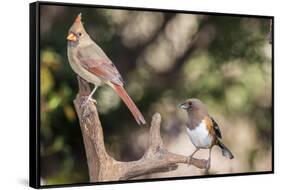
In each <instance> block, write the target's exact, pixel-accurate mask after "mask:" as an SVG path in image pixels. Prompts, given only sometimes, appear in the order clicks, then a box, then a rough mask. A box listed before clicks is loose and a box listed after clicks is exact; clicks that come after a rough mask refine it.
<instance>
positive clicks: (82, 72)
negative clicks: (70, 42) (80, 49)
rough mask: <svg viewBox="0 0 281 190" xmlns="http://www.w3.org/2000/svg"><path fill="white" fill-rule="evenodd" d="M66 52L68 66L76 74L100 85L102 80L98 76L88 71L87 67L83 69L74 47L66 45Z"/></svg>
mask: <svg viewBox="0 0 281 190" xmlns="http://www.w3.org/2000/svg"><path fill="white" fill-rule="evenodd" d="M67 54H68V61H69V63H70V66H71V68H72V70H73V71H74V72H75V73H76V74H78V75H79V76H80V77H82V78H83V79H84V80H86V81H88V82H89V83H92V84H94V85H96V86H101V85H102V84H103V81H102V80H101V79H100V78H99V77H97V76H95V75H94V74H93V73H91V72H89V71H88V70H87V69H85V68H84V67H83V66H82V64H81V63H80V60H79V59H78V58H77V49H76V48H74V47H68V48H67Z"/></svg>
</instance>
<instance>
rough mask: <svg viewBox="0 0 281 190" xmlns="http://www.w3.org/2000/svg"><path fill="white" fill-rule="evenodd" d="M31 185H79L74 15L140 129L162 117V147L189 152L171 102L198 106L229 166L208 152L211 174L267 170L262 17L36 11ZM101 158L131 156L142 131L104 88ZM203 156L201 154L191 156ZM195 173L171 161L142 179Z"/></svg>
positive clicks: (84, 175)
mask: <svg viewBox="0 0 281 190" xmlns="http://www.w3.org/2000/svg"><path fill="white" fill-rule="evenodd" d="M40 12H41V15H40V16H41V17H40V42H41V43H40V58H41V63H40V64H41V71H40V72H41V89H40V90H41V128H40V134H41V142H40V154H41V181H42V183H43V184H68V183H81V182H88V181H89V178H88V170H87V161H86V155H85V150H84V147H83V139H82V134H81V131H80V127H79V122H78V118H77V115H76V113H75V110H74V106H73V100H74V98H75V96H76V94H77V91H78V83H77V79H76V75H75V74H74V72H73V71H72V70H71V68H70V66H69V63H68V59H67V41H66V36H67V33H68V29H69V28H70V26H71V25H72V23H73V21H74V19H75V17H76V16H77V14H78V13H80V12H81V13H82V21H83V23H84V26H85V28H86V30H87V31H88V33H89V35H90V36H91V37H92V38H93V39H94V40H95V41H96V43H97V44H99V45H100V46H101V47H102V49H103V50H104V51H105V52H106V54H107V55H108V56H109V57H110V58H111V60H112V61H113V62H114V64H115V65H116V67H117V68H118V70H119V72H120V73H121V75H122V76H123V78H124V80H125V81H126V85H125V89H126V90H127V92H128V93H129V94H130V96H131V97H132V99H133V100H134V102H135V103H136V105H137V106H138V107H139V109H140V110H141V112H142V113H143V114H144V116H145V118H146V120H147V121H148V122H149V123H150V121H151V116H152V115H153V114H154V113H155V112H159V113H160V114H161V116H162V128H161V133H162V137H163V140H164V144H165V146H167V148H168V149H169V150H170V151H171V152H174V153H179V154H183V155H186V156H188V155H189V154H191V153H192V152H193V151H194V149H195V148H194V146H193V145H192V144H191V142H190V140H189V138H188V136H187V134H186V132H185V127H184V124H185V122H186V120H187V116H186V113H185V112H184V111H183V110H179V109H177V107H176V106H177V105H178V104H179V103H181V102H183V101H184V100H185V99H187V98H190V97H196V98H199V99H201V100H202V101H203V102H205V104H206V105H207V106H208V109H209V113H210V114H211V115H212V116H213V117H214V118H215V120H216V121H217V123H218V124H219V125H220V128H221V131H222V135H223V141H224V142H225V144H226V145H227V146H228V147H229V148H230V149H231V151H232V152H233V154H234V157H235V158H234V159H233V160H228V159H226V158H225V157H223V156H222V155H221V151H220V150H219V149H218V148H217V147H215V148H213V151H212V163H211V169H210V173H211V174H224V173H237V172H255V171H270V170H271V169H272V163H271V160H272V157H271V155H272V89H271V88H272V79H271V77H272V63H271V62H272V57H271V50H272V49H271V44H270V43H269V39H268V38H269V34H270V20H269V19H267V18H253V17H252V18H248V17H234V16H221V15H220V16H218V15H201V14H178V13H174V12H165V13H163V12H146V11H133V10H130V11H127V10H117V9H102V8H85V7H84V8H76V7H64V6H46V5H43V6H42V5H41V11H40ZM94 98H95V99H96V100H97V102H98V103H97V108H98V111H99V116H100V119H101V123H102V126H103V130H104V136H105V143H106V148H107V151H108V153H109V154H110V155H112V156H114V158H116V159H117V160H122V161H131V160H136V159H139V158H140V157H141V156H142V155H143V153H144V151H145V149H146V147H147V142H148V130H149V127H139V126H138V125H137V124H136V122H135V121H134V119H133V117H132V116H131V114H130V112H129V110H128V109H127V107H126V106H125V105H124V103H123V102H122V101H121V100H120V98H119V97H118V96H117V95H116V94H115V93H114V92H113V90H112V89H110V88H109V87H102V88H99V89H98V91H97V92H96V93H95V94H94ZM195 157H198V158H207V151H206V150H201V151H200V152H199V153H197V154H196V155H195ZM193 175H204V171H203V170H200V169H197V168H195V167H193V166H187V165H184V164H180V166H179V168H178V170H175V171H172V172H168V173H161V174H159V173H157V174H151V175H147V176H142V178H157V177H175V176H193Z"/></svg>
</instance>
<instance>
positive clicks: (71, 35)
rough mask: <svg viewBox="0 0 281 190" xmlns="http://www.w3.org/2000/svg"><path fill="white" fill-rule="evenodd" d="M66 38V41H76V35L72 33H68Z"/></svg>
mask: <svg viewBox="0 0 281 190" xmlns="http://www.w3.org/2000/svg"><path fill="white" fill-rule="evenodd" d="M66 39H67V40H68V41H72V42H76V41H77V37H76V36H75V35H74V34H73V33H70V34H68V36H67V38H66Z"/></svg>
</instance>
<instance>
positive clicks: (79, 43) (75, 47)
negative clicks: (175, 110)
mask: <svg viewBox="0 0 281 190" xmlns="http://www.w3.org/2000/svg"><path fill="white" fill-rule="evenodd" d="M67 40H68V43H67V54H68V60H69V63H70V66H71V68H72V69H73V70H74V72H75V73H76V74H78V75H79V76H80V77H82V78H83V79H85V80H86V81H88V82H90V83H92V84H94V85H95V88H94V89H93V91H92V92H91V94H90V95H89V97H88V99H87V101H89V100H90V99H91V97H92V95H93V94H94V93H95V91H96V90H97V88H98V87H99V86H101V85H104V84H107V85H109V86H110V87H111V88H113V90H114V91H115V92H116V93H117V94H118V95H119V96H120V98H121V99H122V100H123V101H124V102H125V104H126V105H127V107H128V108H129V110H130V111H131V113H132V114H133V116H134V118H135V120H136V121H137V123H138V124H139V125H140V124H146V122H145V119H144V117H143V115H142V114H141V112H140V111H139V109H138V108H137V106H136V105H135V104H134V102H133V101H132V99H131V98H130V96H129V95H128V94H127V92H126V91H125V89H124V88H123V83H124V81H123V79H122V77H121V75H120V73H119V72H118V70H117V68H116V67H115V65H114V64H113V63H112V61H111V60H110V59H109V58H108V57H107V56H106V54H105V53H104V52H103V50H102V49H101V48H100V47H99V46H98V45H97V44H96V43H95V42H94V41H93V40H92V39H91V37H90V36H89V35H88V34H87V32H86V30H85V29H84V27H83V24H82V22H81V13H80V14H79V15H78V16H77V18H76V19H75V21H74V23H73V25H72V26H71V28H70V29H69V32H68V36H67Z"/></svg>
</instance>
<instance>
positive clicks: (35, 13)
mask: <svg viewBox="0 0 281 190" xmlns="http://www.w3.org/2000/svg"><path fill="white" fill-rule="evenodd" d="M44 5H57V6H69V7H72V6H73V7H77V6H79V7H92V8H110V9H121V10H140V11H156V12H173V13H192V14H208V15H216V16H232V17H249V18H266V19H271V20H272V26H271V27H272V37H271V38H272V110H271V111H272V142H271V143H272V160H271V162H272V170H271V171H259V172H246V173H244V172H243V173H230V174H215V175H204V176H187V177H169V178H157V179H141V180H129V181H127V180H126V181H112V182H111V181H110V182H96V183H89V182H85V183H76V184H65V185H44V186H42V185H41V184H40V169H41V167H40V7H41V6H44ZM29 15H30V17H29V22H30V23H29V39H30V41H29V44H30V55H29V59H30V65H29V67H30V78H29V85H30V92H29V102H30V104H29V123H30V128H29V185H30V186H31V187H33V188H52V187H73V186H85V185H100V184H102V185H104V184H119V183H134V182H147V181H149V182H150V181H163V180H182V179H195V178H212V177H233V176H244V175H258V174H273V173H274V16H264V15H248V14H229V13H216V12H200V11H187V10H168V9H156V8H140V7H120V6H109V5H106V6H104V5H91V4H78V3H77V4H76V3H60V2H45V1H44V2H40V1H38V2H34V3H30V5H29Z"/></svg>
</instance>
